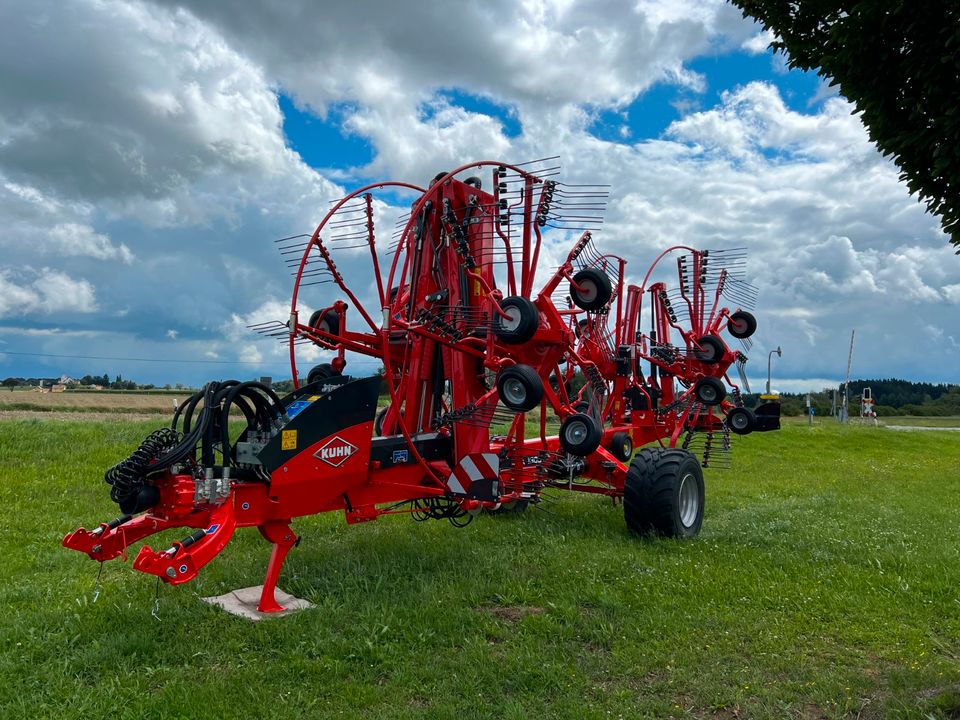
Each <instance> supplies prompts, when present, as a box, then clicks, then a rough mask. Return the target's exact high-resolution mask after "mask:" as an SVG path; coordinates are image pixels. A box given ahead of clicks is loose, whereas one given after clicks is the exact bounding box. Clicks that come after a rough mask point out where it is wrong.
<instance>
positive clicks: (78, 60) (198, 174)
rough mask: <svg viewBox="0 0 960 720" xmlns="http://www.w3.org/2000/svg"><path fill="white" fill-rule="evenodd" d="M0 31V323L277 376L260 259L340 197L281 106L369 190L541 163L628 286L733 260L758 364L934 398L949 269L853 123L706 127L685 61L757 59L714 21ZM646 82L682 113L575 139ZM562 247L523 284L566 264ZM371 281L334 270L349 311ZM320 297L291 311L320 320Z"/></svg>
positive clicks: (272, 296)
mask: <svg viewBox="0 0 960 720" xmlns="http://www.w3.org/2000/svg"><path fill="white" fill-rule="evenodd" d="M183 8H186V9H183ZM451 17H454V20H455V22H451ZM0 24H2V26H3V27H4V28H5V30H6V31H5V39H7V40H8V42H5V43H4V44H2V45H0V74H2V77H3V83H2V84H0V218H2V219H3V222H4V233H3V235H2V236H0V245H2V251H3V254H4V268H6V269H4V270H2V271H0V291H2V292H0V314H2V315H6V316H18V317H21V316H27V315H29V314H30V313H37V314H46V313H50V312H56V313H60V312H63V313H66V314H67V315H66V319H65V320H64V321H63V322H60V320H59V318H58V320H57V326H58V327H61V326H62V327H63V329H64V330H65V331H67V332H72V331H77V332H79V331H83V330H85V329H90V328H94V327H103V326H109V327H110V328H111V329H112V330H115V331H116V332H117V334H118V336H122V337H123V338H126V340H127V342H128V343H129V347H137V344H138V343H140V344H147V345H149V343H151V342H154V343H157V346H158V347H159V346H160V345H163V346H167V345H168V342H169V339H168V338H167V337H166V336H165V328H172V327H175V328H177V332H178V336H177V339H178V341H179V342H181V343H183V347H185V348H191V349H193V351H195V353H196V356H197V357H199V356H203V354H204V353H213V357H214V358H216V357H223V358H228V359H233V358H236V357H238V356H239V355H240V354H241V353H243V357H244V358H247V359H254V358H258V362H262V363H263V364H265V365H267V366H269V367H270V368H271V369H273V368H278V367H282V366H283V364H284V363H285V356H286V348H285V346H284V345H283V344H282V343H280V342H277V341H275V340H260V339H257V338H255V337H252V336H251V334H250V332H249V330H248V329H247V327H246V325H248V324H250V323H252V322H258V321H262V320H280V321H285V320H286V317H287V314H288V312H289V302H288V301H287V300H286V298H287V297H289V292H290V287H291V284H292V279H291V278H290V277H289V275H288V274H287V273H286V271H285V269H284V267H283V265H282V263H281V260H280V258H279V256H278V255H277V254H276V253H275V250H274V249H273V247H272V245H271V244H270V242H269V240H271V239H273V238H276V237H280V236H283V235H289V234H293V233H295V232H304V231H306V232H309V231H311V230H312V229H313V227H314V226H315V224H316V222H317V221H318V220H319V217H320V216H321V215H322V214H323V212H324V211H325V209H326V208H327V207H329V205H328V203H329V201H330V200H331V199H333V198H335V197H337V196H339V195H340V194H341V193H342V189H341V188H340V187H339V186H338V185H337V184H336V183H334V182H331V180H330V179H329V178H330V177H333V176H337V177H350V172H349V170H350V169H348V168H342V167H340V168H334V169H332V170H331V171H330V172H329V173H326V175H324V174H321V173H318V172H316V171H314V170H312V169H310V168H308V167H307V166H306V165H305V164H304V163H303V161H302V160H301V159H300V157H299V156H298V155H297V154H296V153H294V152H293V151H292V150H290V148H289V147H287V144H286V139H285V138H284V135H283V128H282V117H281V114H280V109H279V105H278V101H277V95H276V93H277V91H278V89H279V88H282V89H283V91H284V92H286V93H288V94H290V95H292V96H295V97H296V99H297V101H298V102H299V103H300V104H301V105H304V106H306V105H309V106H310V107H312V108H313V109H314V110H316V111H318V112H320V113H323V112H325V111H326V110H327V109H328V108H329V107H330V106H331V105H333V104H337V106H338V109H339V112H338V115H337V116H338V117H342V118H343V119H344V126H345V130H346V131H348V132H351V133H353V134H354V135H356V136H358V137H360V138H362V139H365V140H367V141H369V142H370V143H371V145H372V147H373V150H374V159H373V161H372V162H371V163H370V165H369V166H368V167H367V168H365V169H361V171H360V172H361V173H362V172H366V173H370V174H374V175H375V176H376V177H380V178H394V179H401V180H407V181H411V182H415V183H418V184H424V183H425V182H426V181H427V180H428V179H429V178H430V177H432V176H433V175H434V174H435V173H436V172H438V171H440V170H444V169H448V168H450V167H452V166H454V165H458V164H461V163H463V162H468V161H472V160H476V159H478V158H490V159H503V160H506V161H522V160H526V159H529V158H533V157H544V156H549V155H554V154H558V153H559V154H562V156H563V162H564V165H565V168H564V174H563V177H562V179H563V180H565V181H568V182H601V183H610V184H611V185H612V189H611V200H610V208H609V212H608V215H607V221H606V224H605V225H604V229H603V231H602V232H600V233H597V242H598V245H599V246H600V247H601V248H603V249H604V250H606V251H610V252H617V253H619V254H621V255H623V256H624V257H625V258H627V259H628V260H629V262H630V266H629V268H628V270H629V272H630V273H631V276H636V275H638V274H642V272H643V271H644V270H645V269H646V264H647V263H648V262H649V261H650V260H651V259H652V257H653V256H654V254H655V251H657V250H659V249H662V248H664V247H667V246H668V245H671V244H675V243H678V242H683V243H688V244H693V245H698V246H708V247H709V246H713V247H718V246H720V247H730V246H747V247H748V248H749V250H750V253H751V259H750V265H749V267H748V271H749V272H748V274H749V277H750V279H751V280H753V281H754V282H755V283H756V284H757V285H758V286H759V287H760V290H761V300H760V307H759V308H758V315H759V316H760V320H761V332H760V333H759V335H758V337H757V347H756V350H755V354H756V356H757V357H760V358H762V356H763V353H764V352H766V351H768V350H769V347H772V346H776V345H777V344H782V345H783V346H784V351H785V357H784V365H783V367H784V370H785V371H786V370H788V369H790V370H791V373H792V376H794V377H804V376H810V377H829V376H831V375H835V374H836V373H837V372H840V371H842V369H843V366H845V361H846V343H847V342H849V331H850V329H851V328H852V327H857V328H858V353H859V354H858V359H862V365H859V366H857V367H862V368H863V372H864V373H867V372H868V371H875V372H877V373H881V374H883V375H890V374H897V373H899V374H901V375H909V374H910V372H911V369H912V368H914V367H917V365H918V360H917V356H918V355H920V356H922V357H924V360H925V363H926V364H927V367H930V368H939V369H940V370H939V372H943V373H949V372H954V370H953V368H955V362H948V360H949V359H944V358H946V356H945V355H944V353H945V352H946V351H945V350H944V348H943V347H941V346H942V345H943V344H944V340H943V339H942V338H941V339H940V341H939V344H937V342H936V341H935V340H934V338H932V337H931V336H930V335H929V333H924V331H923V330H922V327H923V326H930V327H937V328H942V329H943V330H944V336H943V337H945V338H948V339H949V338H952V337H954V336H956V335H958V333H957V332H956V330H955V328H956V320H955V318H954V317H953V316H952V315H951V314H950V312H951V310H954V309H955V308H956V304H957V303H960V272H958V269H957V263H956V258H955V257H954V256H953V255H952V253H950V251H949V250H947V249H946V247H945V238H944V236H943V235H942V233H941V232H940V231H939V229H938V227H937V224H936V222H935V221H933V220H932V219H931V218H930V217H929V216H927V215H925V214H924V212H923V208H922V207H921V206H920V205H919V204H918V203H916V202H915V201H914V200H912V199H910V198H909V197H908V195H907V193H906V191H905V189H904V187H903V186H902V185H901V184H900V183H899V182H898V179H897V171H896V169H895V168H894V167H893V165H892V164H891V163H889V162H887V161H885V160H884V159H882V158H881V157H880V156H879V154H878V153H877V152H876V151H875V149H874V148H873V147H872V146H871V144H870V143H869V141H868V140H867V136H866V133H865V132H864V130H863V128H862V127H861V125H860V122H859V119H858V118H857V117H856V116H852V115H851V114H850V106H849V105H848V104H847V103H845V102H844V101H842V100H841V99H839V98H838V97H828V98H827V99H826V100H825V102H823V103H821V104H815V105H812V106H811V107H815V108H816V110H815V111H811V112H806V113H802V112H797V111H795V110H791V109H790V108H789V107H787V106H786V105H785V103H784V102H783V100H782V98H781V97H780V94H779V92H778V91H777V89H776V88H775V87H774V86H772V85H768V84H764V83H746V84H744V85H743V86H741V87H738V88H733V89H731V90H729V91H728V92H726V93H725V94H724V95H723V98H722V101H721V102H720V103H719V104H717V105H716V106H715V107H706V101H705V98H703V97H700V96H698V95H697V93H698V92H700V91H702V89H703V87H704V84H705V82H709V81H710V78H709V77H706V78H705V77H702V76H700V75H697V74H696V73H693V72H691V71H690V70H689V68H687V67H685V63H686V62H687V61H688V60H690V59H692V58H694V57H697V56H698V55H701V54H703V53H706V52H710V53H721V52H722V51H724V50H725V49H729V50H736V49H738V48H741V47H743V48H745V49H747V50H752V49H756V48H758V46H759V45H760V43H761V42H762V34H759V35H758V28H757V26H755V25H754V24H753V23H751V22H748V21H745V20H743V19H742V18H741V17H740V13H739V11H737V10H736V9H735V8H733V7H732V6H731V5H729V4H728V3H725V2H722V1H721V0H709V1H707V2H694V1H693V0H685V1H684V2H674V1H668V0H658V1H656V2H653V1H647V0H642V1H640V2H637V3H635V4H633V5H632V6H625V5H624V4H622V3H619V2H613V1H612V0H611V1H608V2H599V3H585V2H575V1H574V0H558V1H556V2H550V1H547V0H542V1H541V0H529V1H526V2H521V3H512V2H508V0H491V2H488V3H483V4H467V5H463V6H460V7H458V8H457V9H456V11H455V12H453V11H451V8H450V7H449V4H448V3H442V2H440V1H439V0H432V1H429V2H423V3H414V4H411V5H410V6H409V7H405V8H404V10H403V11H402V12H400V11H398V10H397V9H396V6H395V5H394V4H388V3H383V2H376V1H375V0H358V1H357V2H354V3H335V4H332V5H331V4H318V3H314V2H310V1H309V0H290V1H289V2H285V3H282V4H277V3H272V2H266V0H261V1H260V2H250V3H244V4H242V5H237V4H233V5H224V4H222V3H211V2H206V1H205V0H188V2H185V3H172V2H170V3H166V2H157V3H147V2H123V1H121V0H97V1H93V0H88V1H78V2H75V3H69V4H67V5H62V4H58V3H52V2H47V3H43V2H36V3H31V4H30V6H29V7H25V8H23V7H22V8H17V9H15V10H13V9H10V8H0ZM358 26H362V28H363V31H362V32H357V31H354V28H356V27H358ZM464 28H469V31H464ZM416 38H430V42H419V41H416ZM90 48H96V52H91V51H90ZM27 57H29V58H30V61H29V62H25V61H24V58H27ZM658 82H666V83H671V84H673V85H676V86H679V87H684V88H687V89H688V92H687V93H684V94H683V99H689V101H690V104H689V105H688V106H687V107H685V109H684V115H685V116H684V117H683V119H682V120H680V121H678V122H676V123H674V124H673V125H672V126H671V127H670V128H669V130H668V132H667V133H665V134H664V135H663V136H662V138H661V139H658V140H645V139H644V138H642V137H636V134H635V133H634V134H633V135H631V134H630V132H629V131H630V128H629V127H627V126H626V125H624V124H623V123H622V122H621V121H620V120H619V119H618V120H617V121H616V123H617V124H618V125H622V126H623V127H621V129H620V133H621V135H620V138H619V139H620V142H606V141H603V140H600V139H598V138H597V137H595V136H593V135H592V134H591V133H590V131H589V129H590V126H591V123H592V122H593V121H594V120H595V119H596V118H597V117H599V116H600V115H601V114H604V115H606V116H608V117H609V116H613V117H618V116H617V113H621V117H622V114H623V113H626V112H627V108H628V106H630V104H631V103H632V102H633V101H635V100H636V99H637V98H638V97H642V96H643V93H644V92H645V91H646V90H647V89H649V88H650V87H652V86H653V85H655V84H656V83H658ZM462 93H467V94H472V95H473V96H476V97H479V98H481V99H483V100H485V101H488V102H490V103H493V104H494V105H495V106H497V107H499V108H501V109H502V111H503V112H504V113H507V114H509V115H510V117H511V120H512V121H514V122H516V123H517V124H519V127H520V134H519V136H516V137H509V136H508V134H507V133H506V132H505V130H504V127H503V124H502V121H501V119H499V118H496V117H491V116H489V115H486V114H484V113H482V112H479V111H477V110H476V109H468V108H466V107H461V106H460V105H458V102H457V97H458V94H462ZM828 94H829V93H828ZM465 104H467V105H469V103H465ZM701 108H702V109H701ZM624 122H625V121H624ZM624 128H626V130H627V132H626V133H624V132H623V129H624ZM325 172H326V171H325ZM358 184H359V183H358ZM377 212H378V217H379V216H380V215H381V214H382V215H389V214H390V212H389V209H384V208H380V207H379V206H378V210H377ZM381 227H382V225H381ZM555 240H556V238H555V237H554V238H552V239H551V241H550V242H551V244H550V245H549V246H548V247H546V248H545V249H544V252H543V255H542V259H543V263H542V264H543V265H544V266H546V265H547V264H548V263H549V262H550V261H554V260H556V259H557V258H558V257H559V256H560V254H561V252H562V248H561V247H560V246H559V244H556V245H555V244H553V243H554V241H555ZM67 255H69V257H66V256H67ZM364 262H365V261H364V260H363V258H362V257H360V256H355V257H351V258H348V259H345V261H344V264H343V267H344V268H345V269H346V270H347V271H348V273H349V281H350V282H356V283H357V284H358V286H359V287H358V291H359V292H362V293H363V292H365V293H366V295H365V296H364V298H366V297H369V295H370V282H369V278H368V275H365V274H364V266H363V263H364ZM338 264H339V261H338ZM41 266H43V267H46V268H47V270H45V271H43V272H44V273H45V275H44V274H41V273H35V272H34V271H29V270H18V271H14V270H13V268H15V267H17V268H29V267H41ZM78 277H82V278H83V280H75V279H73V278H78ZM44 278H45V279H44ZM58 278H59V279H58ZM58 283H59V286H58ZM334 290H335V288H333V287H332V286H322V287H318V288H315V289H314V290H313V291H311V292H310V293H305V295H304V298H303V299H304V301H305V302H308V303H309V304H311V305H312V306H317V307H319V306H321V303H328V302H330V301H332V300H333V299H334V298H335V297H336V295H337V293H335V292H334ZM64 298H71V303H70V304H69V306H65V305H64V300H63V299H64ZM55 303H60V304H59V305H56V307H57V308H59V309H57V310H56V311H51V310H50V309H49V308H52V307H54V306H55ZM96 308H99V309H100V310H101V313H100V314H94V313H93V310H94V309H96ZM301 309H302V310H303V311H304V312H306V311H307V308H306V307H304V306H303V305H302V306H301ZM82 313H86V314H87V317H86V318H85V322H88V323H89V324H88V325H81V324H80V320H78V318H79V315H80V314H82ZM921 315H922V316H923V322H922V323H920V322H917V320H916V318H917V317H918V316H921ZM81 319H82V318H81ZM145 320H147V321H145ZM123 344H124V343H120V342H119V341H118V342H117V343H116V345H117V346H118V347H119V346H121V345H123ZM158 352H159V350H158ZM130 354H136V353H135V352H131V353H130ZM323 357H325V355H324V354H323V353H321V352H320V351H319V350H318V349H316V348H309V349H308V350H307V355H305V358H308V359H307V361H308V362H315V361H318V359H320V358H323ZM953 359H954V360H955V358H953ZM358 362H359V361H358ZM791 368H792V369H791ZM101 372H102V371H101ZM279 372H280V371H278V370H273V374H275V375H277V374H278V373H279Z"/></svg>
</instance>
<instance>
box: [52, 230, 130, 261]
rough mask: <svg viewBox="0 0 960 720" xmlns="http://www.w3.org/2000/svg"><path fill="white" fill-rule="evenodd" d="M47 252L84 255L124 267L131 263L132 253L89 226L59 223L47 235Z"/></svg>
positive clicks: (124, 246)
mask: <svg viewBox="0 0 960 720" xmlns="http://www.w3.org/2000/svg"><path fill="white" fill-rule="evenodd" d="M47 237H49V239H50V241H51V242H50V247H49V248H48V249H47V250H48V252H51V251H52V252H56V253H58V254H60V255H64V256H68V257H69V256H75V255H84V256H88V257H92V258H97V259H98V260H119V261H121V262H122V263H124V264H126V265H130V264H131V263H132V262H133V253H132V252H130V248H128V247H127V246H126V245H124V244H123V243H120V244H119V245H114V244H113V243H112V242H111V241H110V238H109V237H108V236H107V235H104V234H102V233H98V232H96V231H95V230H94V229H93V228H92V227H90V226H89V225H80V224H78V223H61V224H59V225H54V226H53V228H51V230H50V232H49V234H48V235H47Z"/></svg>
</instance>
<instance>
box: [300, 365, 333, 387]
mask: <svg viewBox="0 0 960 720" xmlns="http://www.w3.org/2000/svg"><path fill="white" fill-rule="evenodd" d="M339 374H340V373H338V372H337V371H336V370H334V369H333V366H332V365H331V364H330V363H320V364H319V365H315V366H314V367H313V368H312V369H311V370H310V372H309V373H307V384H308V385H309V384H311V383H315V382H317V381H318V380H327V379H329V378H332V377H336V376H337V375H339Z"/></svg>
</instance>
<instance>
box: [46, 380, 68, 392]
mask: <svg viewBox="0 0 960 720" xmlns="http://www.w3.org/2000/svg"><path fill="white" fill-rule="evenodd" d="M66 389H67V386H66V384H65V383H62V382H59V383H54V384H53V385H51V386H50V392H63V391H64V390H66Z"/></svg>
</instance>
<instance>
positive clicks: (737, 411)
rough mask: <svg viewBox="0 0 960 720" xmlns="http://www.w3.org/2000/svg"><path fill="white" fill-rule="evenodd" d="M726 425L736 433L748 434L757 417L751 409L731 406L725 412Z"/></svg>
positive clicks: (751, 430)
mask: <svg viewBox="0 0 960 720" xmlns="http://www.w3.org/2000/svg"><path fill="white" fill-rule="evenodd" d="M725 422H726V425H727V427H728V428H730V432H733V433H736V434H737V435H749V434H750V433H752V432H753V428H754V427H755V426H756V424H757V418H756V416H755V415H754V414H753V410H750V409H749V408H744V407H736V408H733V409H732V410H731V411H730V412H728V413H727V419H726V421H725Z"/></svg>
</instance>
